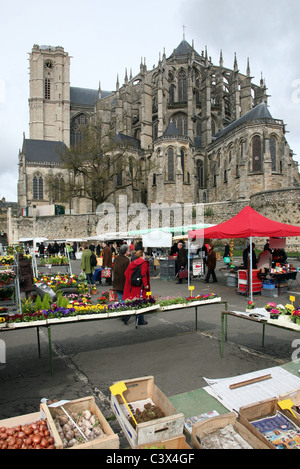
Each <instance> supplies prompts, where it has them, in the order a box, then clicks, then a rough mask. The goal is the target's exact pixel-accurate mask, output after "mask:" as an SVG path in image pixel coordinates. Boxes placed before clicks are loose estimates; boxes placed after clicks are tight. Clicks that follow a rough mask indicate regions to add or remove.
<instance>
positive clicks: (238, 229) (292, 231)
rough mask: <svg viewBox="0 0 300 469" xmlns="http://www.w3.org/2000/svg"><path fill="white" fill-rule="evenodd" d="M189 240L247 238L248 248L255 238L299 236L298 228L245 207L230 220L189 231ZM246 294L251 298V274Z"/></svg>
mask: <svg viewBox="0 0 300 469" xmlns="http://www.w3.org/2000/svg"><path fill="white" fill-rule="evenodd" d="M188 236H189V239H194V238H203V239H204V238H210V239H236V238H248V239H249V244H250V246H251V245H252V239H253V238H254V237H255V238H286V237H295V236H300V227H299V226H294V225H289V224H286V223H280V222H276V221H274V220H271V219H269V218H267V217H265V216H263V215H261V214H259V213H258V212H256V211H255V210H254V209H253V208H252V207H250V206H246V207H245V208H243V210H241V211H240V212H239V213H238V214H237V215H235V216H234V217H233V218H231V219H230V220H228V221H226V222H223V223H220V224H219V225H215V226H213V227H210V228H204V229H201V230H192V231H189V234H188ZM249 264H250V266H252V250H251V249H250V262H249ZM250 270H252V267H250ZM248 278H249V281H248V282H249V283H248V292H249V290H250V296H251V298H252V297H253V289H252V273H250V274H249V276H248Z"/></svg>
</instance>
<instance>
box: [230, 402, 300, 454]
mask: <svg viewBox="0 0 300 469" xmlns="http://www.w3.org/2000/svg"><path fill="white" fill-rule="evenodd" d="M277 411H279V412H280V413H281V414H283V415H284V416H285V417H287V418H288V419H289V420H291V421H292V422H293V423H294V424H295V425H297V426H299V423H300V421H299V420H298V419H297V418H295V417H293V416H292V414H291V413H290V412H289V411H287V410H283V409H281V408H280V407H279V405H278V399H277V398H276V397H274V398H271V399H266V400H264V401H260V402H257V403H255V404H250V405H247V406H244V407H241V408H240V411H239V421H240V422H241V423H242V424H243V425H244V426H245V427H246V428H248V430H249V431H250V432H252V433H253V434H254V435H255V436H256V437H257V438H258V439H259V440H261V441H262V442H263V443H264V444H266V445H267V446H268V447H269V448H271V449H276V446H274V445H273V444H272V443H271V442H270V441H269V440H267V439H266V438H265V437H264V436H263V435H262V433H260V432H259V431H258V430H257V429H256V428H255V427H254V425H252V424H251V422H254V421H256V420H260V419H262V418H266V417H272V416H274V415H276V412H277Z"/></svg>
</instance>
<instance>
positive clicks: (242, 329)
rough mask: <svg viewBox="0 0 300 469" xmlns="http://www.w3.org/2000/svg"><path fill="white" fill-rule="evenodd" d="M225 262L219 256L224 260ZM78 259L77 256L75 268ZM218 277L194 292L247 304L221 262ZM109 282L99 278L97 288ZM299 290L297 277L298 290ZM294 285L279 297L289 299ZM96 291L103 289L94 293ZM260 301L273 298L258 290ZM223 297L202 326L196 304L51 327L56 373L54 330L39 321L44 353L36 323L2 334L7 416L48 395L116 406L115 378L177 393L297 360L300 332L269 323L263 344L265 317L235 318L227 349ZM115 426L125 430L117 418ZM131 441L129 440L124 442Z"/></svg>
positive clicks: (234, 305)
mask: <svg viewBox="0 0 300 469" xmlns="http://www.w3.org/2000/svg"><path fill="white" fill-rule="evenodd" d="M220 266H222V262H219V263H218V268H219V267H220ZM79 268H80V266H79V261H74V262H72V269H73V273H78V272H79ZM217 276H218V280H219V281H218V283H216V284H213V283H211V284H206V283H204V282H203V280H199V279H196V280H194V281H193V284H194V285H195V290H194V294H203V293H209V292H215V293H218V294H219V295H220V296H221V298H222V300H226V301H227V302H228V310H240V311H243V310H244V309H245V306H246V303H247V300H248V298H245V297H244V296H241V295H239V294H237V293H236V288H232V287H227V285H226V278H225V277H224V276H223V275H222V273H221V272H220V271H219V270H217ZM106 289H107V287H105V286H100V285H98V292H99V293H100V292H101V291H102V290H106ZM297 290H298V291H300V289H299V287H298V284H296V283H294V285H293V288H292V291H297ZM151 291H152V294H153V295H157V296H161V297H166V296H175V295H177V294H178V293H181V294H182V295H188V294H189V291H188V289H187V285H186V284H184V285H177V284H176V283H175V282H167V281H162V280H160V279H155V278H153V279H152V280H151ZM289 296H290V293H287V294H284V295H282V296H281V297H280V298H276V299H275V300H274V301H275V302H277V303H279V302H280V303H283V304H286V303H287V302H289V301H288V300H289ZM95 298H97V296H95ZM255 300H256V301H257V304H258V306H263V305H264V304H266V303H267V302H268V301H270V300H271V299H270V298H263V297H261V296H260V295H259V296H256V297H255ZM223 309H224V305H214V306H205V307H201V308H199V309H198V331H195V314H194V309H193V308H190V309H185V310H173V311H168V312H163V313H158V314H157V313H150V314H149V315H147V316H146V319H147V321H148V325H145V326H140V327H138V329H136V328H135V324H134V321H133V319H131V320H130V322H129V323H128V325H127V326H125V325H124V324H123V322H122V321H120V320H119V319H109V320H105V321H104V320H102V321H97V322H95V321H94V322H87V323H78V324H65V325H60V326H52V327H51V335H52V351H53V366H54V373H53V375H52V376H51V374H50V362H49V353H48V336H47V330H46V329H45V328H41V329H40V339H41V352H42V353H41V357H40V358H39V356H38V349H37V335H36V329H28V330H26V329H23V330H14V331H11V332H5V333H1V334H0V339H2V340H4V342H5V347H6V363H5V364H0V420H1V419H5V418H9V417H14V416H17V415H23V414H27V413H31V412H37V411H38V409H39V404H40V401H41V399H42V398H49V399H52V398H56V399H77V398H80V397H85V396H90V395H94V397H95V399H96V402H97V405H98V406H99V408H100V410H101V411H102V412H103V414H104V415H105V416H109V415H111V414H112V412H111V409H110V391H109V386H111V384H112V383H113V382H114V381H119V380H126V379H131V378H138V377H142V376H148V375H151V376H154V378H155V383H156V384H157V385H158V386H159V387H160V389H161V390H162V391H163V392H164V393H165V394H166V395H167V396H173V395H176V394H180V393H183V392H187V391H191V390H194V389H198V388H201V387H203V386H204V385H206V383H205V381H204V379H203V378H204V377H206V378H223V377H229V376H236V375H239V374H244V373H247V372H251V371H255V370H260V369H265V368H268V367H272V366H276V365H280V364H283V363H287V362H290V361H291V355H292V353H293V351H294V350H295V349H294V347H293V341H294V340H295V339H298V338H299V335H298V334H297V333H296V332H295V333H294V332H288V331H283V330H281V329H277V328H273V327H267V328H266V336H265V347H262V340H261V339H262V327H261V325H260V324H256V323H252V322H250V321H243V320H240V319H235V318H229V322H228V341H227V342H226V343H225V344H224V357H223V358H221V357H220V338H221V317H220V316H221V315H220V312H221V311H222V310H223ZM111 425H112V428H113V429H114V431H115V432H118V433H119V434H120V438H121V445H122V441H123V440H122V438H123V437H122V434H121V433H122V432H121V433H120V428H119V425H118V423H117V422H116V421H115V422H112V424H111ZM123 444H125V441H124V442H123Z"/></svg>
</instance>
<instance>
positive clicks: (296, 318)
mask: <svg viewBox="0 0 300 469" xmlns="http://www.w3.org/2000/svg"><path fill="white" fill-rule="evenodd" d="M292 321H293V322H294V323H295V324H298V326H300V310H299V309H295V310H294V311H293V312H292Z"/></svg>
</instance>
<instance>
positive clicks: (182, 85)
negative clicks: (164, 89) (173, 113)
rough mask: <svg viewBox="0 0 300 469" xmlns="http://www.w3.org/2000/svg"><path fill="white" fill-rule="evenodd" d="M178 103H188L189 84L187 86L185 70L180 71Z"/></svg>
mask: <svg viewBox="0 0 300 469" xmlns="http://www.w3.org/2000/svg"><path fill="white" fill-rule="evenodd" d="M178 102H179V103H186V102H187V84H186V73H185V71H184V70H180V72H179V74H178Z"/></svg>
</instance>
